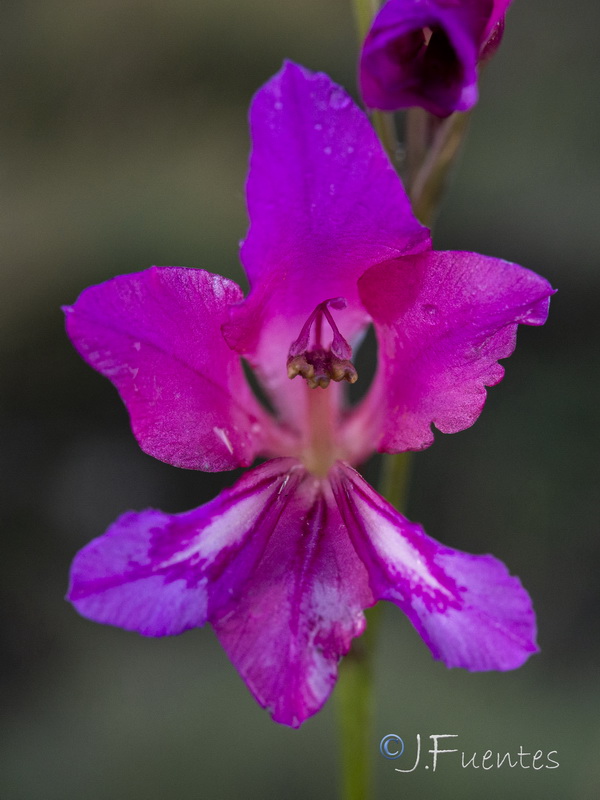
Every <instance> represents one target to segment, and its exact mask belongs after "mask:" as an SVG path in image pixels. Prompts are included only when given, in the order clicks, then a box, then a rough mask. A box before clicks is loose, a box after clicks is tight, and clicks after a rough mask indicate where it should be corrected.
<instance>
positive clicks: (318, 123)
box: [315, 122, 323, 131]
mask: <svg viewBox="0 0 600 800" xmlns="http://www.w3.org/2000/svg"><path fill="white" fill-rule="evenodd" d="M315 130H316V131H322V130H323V126H322V125H321V123H320V122H317V123H316V124H315Z"/></svg>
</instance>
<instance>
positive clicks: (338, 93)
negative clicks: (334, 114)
mask: <svg viewBox="0 0 600 800" xmlns="http://www.w3.org/2000/svg"><path fill="white" fill-rule="evenodd" d="M329 105H330V106H331V107H332V108H346V106H349V105H350V98H349V97H348V95H347V94H346V92H344V91H343V90H342V89H333V90H332V92H331V94H330V95H329Z"/></svg>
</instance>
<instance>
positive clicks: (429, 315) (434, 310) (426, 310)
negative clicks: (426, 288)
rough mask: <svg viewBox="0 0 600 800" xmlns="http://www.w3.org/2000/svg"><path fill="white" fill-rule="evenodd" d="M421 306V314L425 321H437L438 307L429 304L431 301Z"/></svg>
mask: <svg viewBox="0 0 600 800" xmlns="http://www.w3.org/2000/svg"><path fill="white" fill-rule="evenodd" d="M422 308H423V314H424V316H425V321H426V322H429V323H432V324H434V323H435V322H437V317H438V307H437V306H434V305H431V303H425V305H424V306H422Z"/></svg>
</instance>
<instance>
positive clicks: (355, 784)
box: [335, 605, 381, 800]
mask: <svg viewBox="0 0 600 800" xmlns="http://www.w3.org/2000/svg"><path fill="white" fill-rule="evenodd" d="M366 617H367V628H366V631H365V632H364V634H363V635H362V636H361V637H360V638H359V639H355V640H354V642H353V644H352V649H351V650H350V652H349V653H348V655H347V656H346V657H345V658H344V659H343V661H342V662H341V664H340V678H339V681H338V685H337V688H336V694H335V696H336V701H337V717H338V723H339V730H340V752H341V776H342V785H341V787H340V788H341V797H342V798H343V800H370V798H371V797H373V794H372V775H371V753H372V752H373V748H374V747H375V736H374V733H373V708H372V691H371V688H372V682H373V681H372V677H373V652H374V644H375V638H376V633H377V630H378V628H379V620H380V618H381V605H377V606H374V607H373V608H369V609H367V611H366Z"/></svg>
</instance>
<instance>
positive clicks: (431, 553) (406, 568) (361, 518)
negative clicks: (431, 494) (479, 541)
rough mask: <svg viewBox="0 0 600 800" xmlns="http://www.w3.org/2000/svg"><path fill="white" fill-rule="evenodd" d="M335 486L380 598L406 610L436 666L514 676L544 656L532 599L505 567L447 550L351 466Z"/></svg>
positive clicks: (338, 471)
mask: <svg viewBox="0 0 600 800" xmlns="http://www.w3.org/2000/svg"><path fill="white" fill-rule="evenodd" d="M331 481H332V486H333V492H334V496H335V498H336V501H337V503H338V506H339V508H340V510H341V513H342V518H343V520H344V522H345V524H346V526H347V529H348V532H349V535H350V538H351V540H352V543H353V545H354V547H355V549H356V552H357V553H358V554H359V556H360V558H361V560H362V562H363V564H364V565H365V566H366V568H367V571H368V573H369V580H370V585H371V589H372V591H373V594H374V595H375V598H376V599H377V600H389V601H391V602H393V603H395V604H396V605H397V606H399V607H400V608H401V609H402V611H404V613H405V614H406V615H407V617H408V618H409V619H410V621H411V623H412V624H413V625H414V627H415V628H416V630H417V631H418V633H419V634H420V635H421V637H422V638H423V640H424V641H425V643H426V644H427V646H428V647H429V648H430V650H431V652H432V653H433V656H434V657H435V658H436V659H440V660H441V661H443V662H444V663H445V664H446V666H448V667H463V668H465V669H468V670H472V671H481V670H509V669H515V668H517V667H520V666H521V665H522V664H523V663H524V662H525V661H526V660H527V659H528V658H529V656H530V655H531V654H532V653H535V652H536V651H537V645H536V625H535V615H534V612H533V608H532V605H531V600H530V598H529V595H528V594H527V592H526V591H525V589H523V587H522V585H521V583H520V581H519V579H518V578H515V577H512V576H511V575H510V574H509V573H508V570H507V569H506V567H505V566H504V564H503V563H502V562H501V561H498V560H497V559H495V558H494V557H493V556H490V555H481V556H480V555H470V554H469V553H462V552H460V551H459V550H453V549H451V548H449V547H444V546H443V545H441V544H439V543H438V542H436V541H435V540H434V539H431V538H430V537H429V536H427V535H426V534H425V532H424V531H423V529H422V528H421V526H420V525H417V524H415V523H412V522H409V521H408V520H407V519H406V518H405V517H403V516H402V515H401V514H400V513H399V512H398V511H396V509H394V508H393V507H392V506H391V505H389V503H387V502H386V501H385V500H384V499H383V498H382V497H380V496H379V495H378V494H377V493H376V492H375V491H374V490H373V489H372V488H371V487H370V486H369V485H368V484H367V483H366V482H365V481H364V480H363V478H362V477H361V476H360V475H359V474H358V473H357V472H355V471H354V470H353V469H352V468H351V467H349V466H347V465H344V464H341V463H338V465H337V467H336V468H335V470H334V471H333V473H332V475H331Z"/></svg>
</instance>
